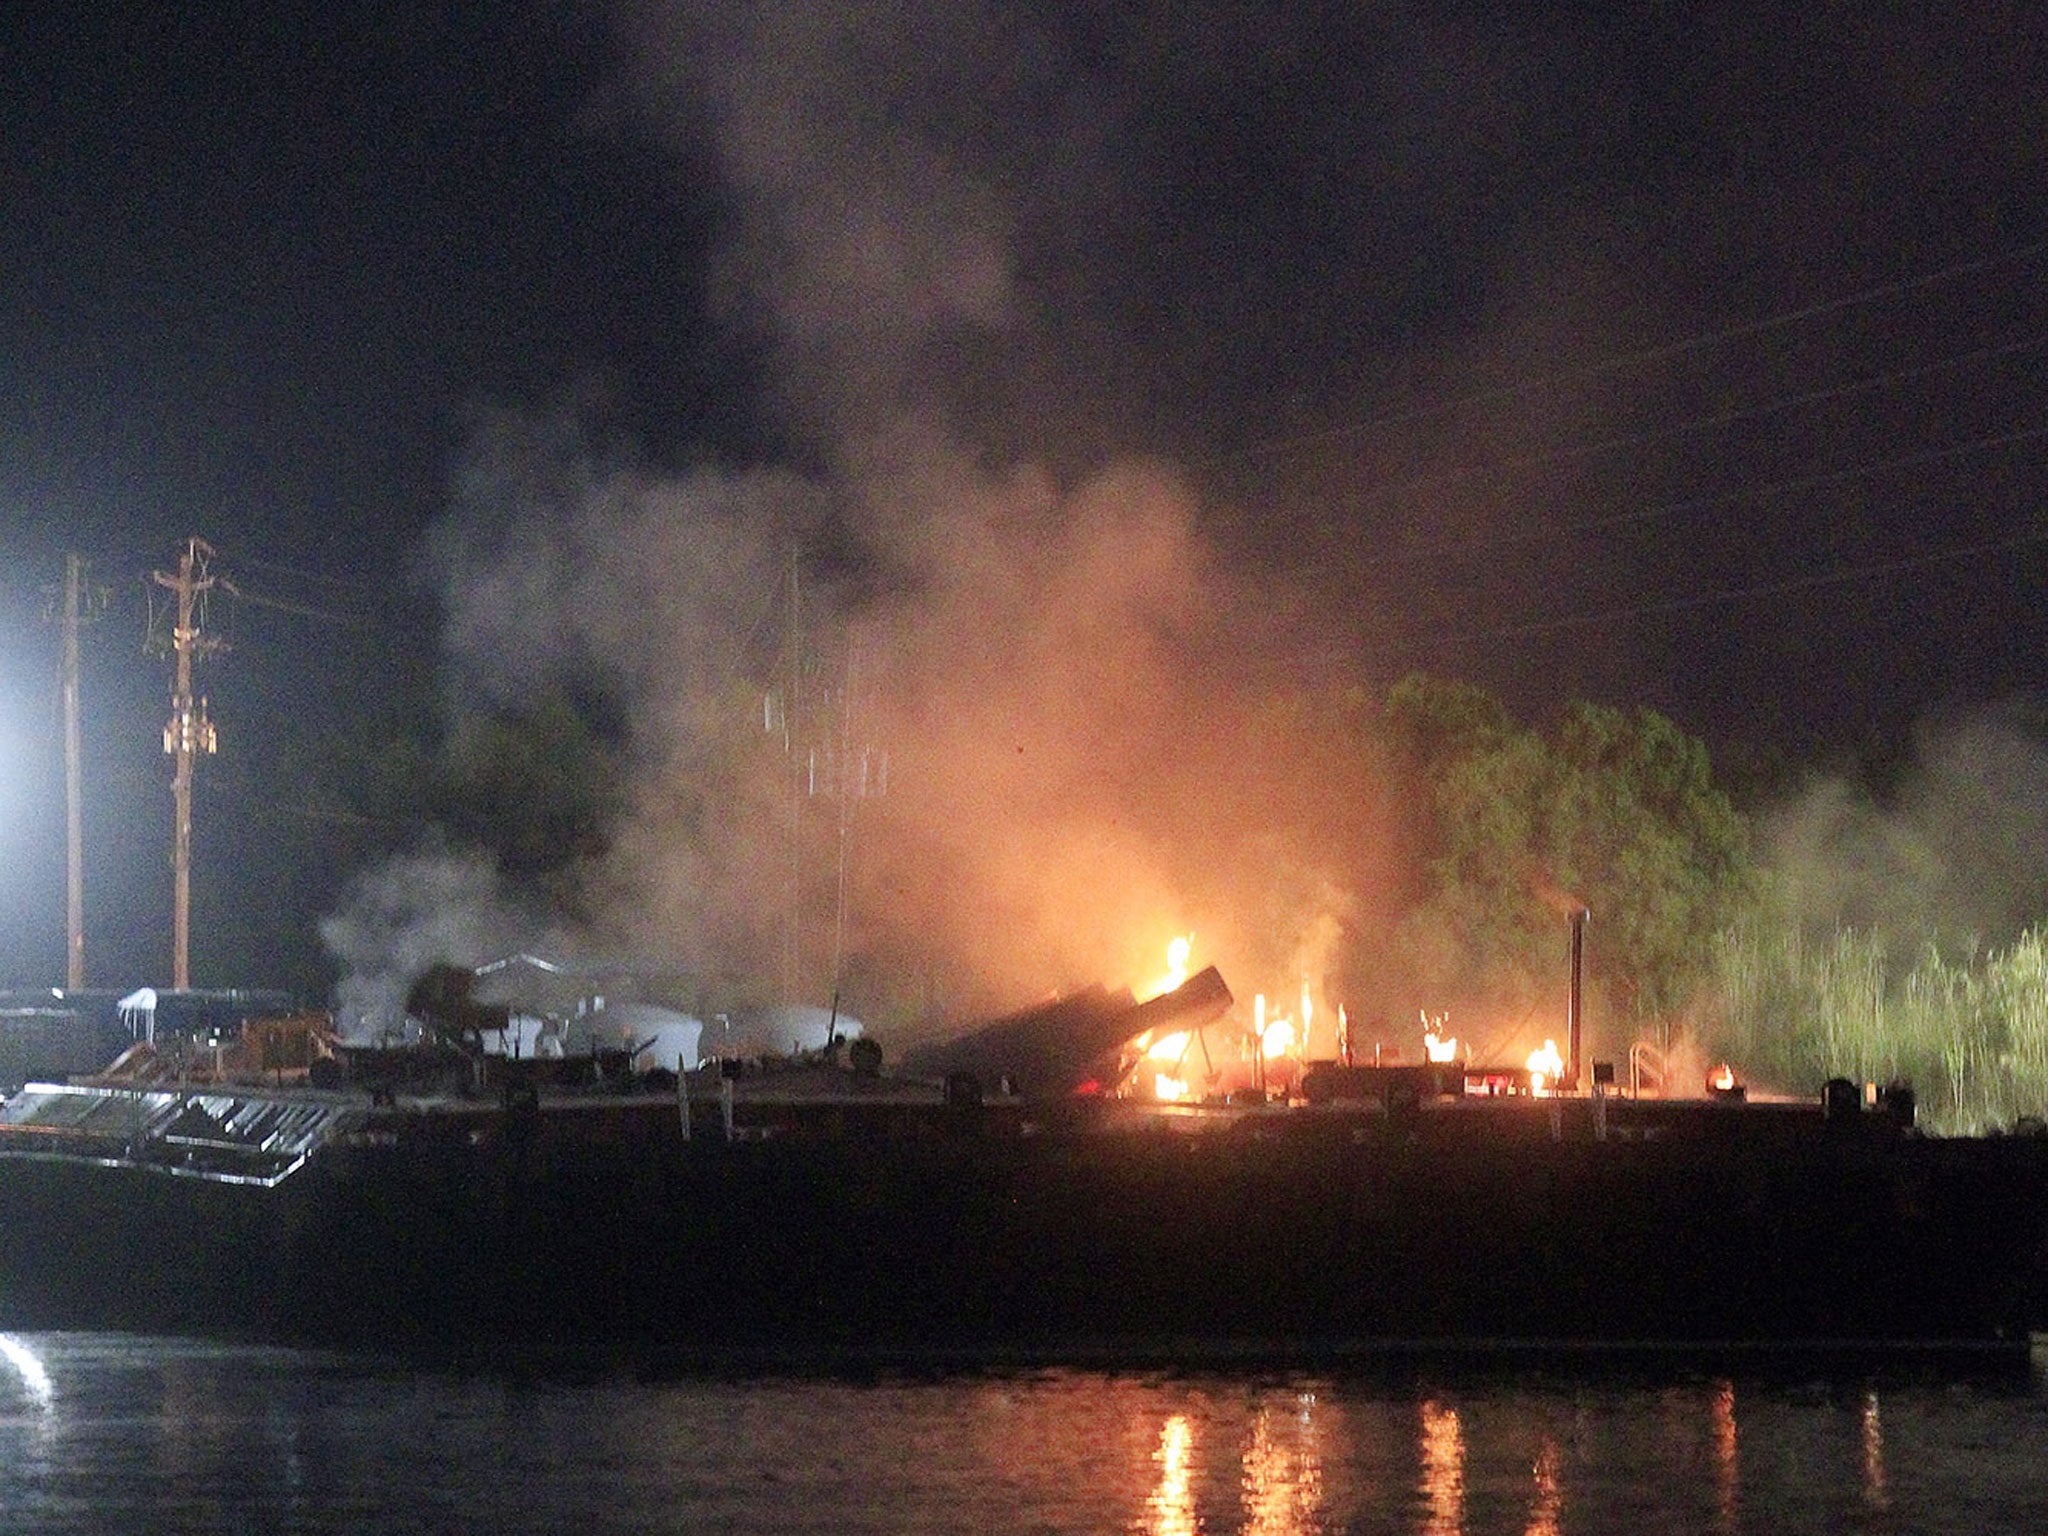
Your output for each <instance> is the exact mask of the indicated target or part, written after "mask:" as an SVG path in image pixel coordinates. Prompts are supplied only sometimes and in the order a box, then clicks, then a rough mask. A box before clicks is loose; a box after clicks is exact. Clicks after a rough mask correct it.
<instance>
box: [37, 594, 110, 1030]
mask: <svg viewBox="0 0 2048 1536" xmlns="http://www.w3.org/2000/svg"><path fill="white" fill-rule="evenodd" d="M85 566H86V562H85V560H84V559H83V558H82V557H81V556H79V555H76V554H70V555H66V556H65V557H64V587H63V591H62V593H61V594H54V593H53V594H52V597H53V598H54V601H53V602H52V603H51V605H50V607H49V608H48V609H46V610H45V612H44V615H43V616H44V618H46V619H48V618H52V617H54V618H55V619H56V621H57V624H58V629H59V632H60V633H61V635H62V636H63V657H64V660H63V695H64V836H65V859H64V875H65V882H64V883H65V902H64V909H65V910H64V916H65V925H64V928H65V958H64V984H65V986H66V987H68V988H70V989H71V990H72V991H74V992H75V991H77V990H78V989H79V988H80V987H82V986H84V985H85V795H84V790H83V788H82V786H81V779H82V776H83V766H82V757H83V754H82V753H81V752H80V750H79V731H80V724H79V708H78V694H79V680H78V674H79V666H78V632H79V630H80V629H81V628H83V627H84V626H85V625H86V624H88V623H90V622H91V621H92V620H93V619H94V618H95V617H97V616H98V614H99V611H100V610H101V609H102V608H104V607H105V606H106V596H107V595H106V592H105V590H104V589H99V590H93V589H91V588H88V587H87V586H86V584H85Z"/></svg>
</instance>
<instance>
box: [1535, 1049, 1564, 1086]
mask: <svg viewBox="0 0 2048 1536" xmlns="http://www.w3.org/2000/svg"><path fill="white" fill-rule="evenodd" d="M1527 1065H1528V1068H1529V1086H1530V1088H1532V1089H1533V1090H1535V1091H1536V1092H1537V1093H1541V1092H1542V1091H1543V1090H1544V1089H1545V1088H1548V1087H1551V1086H1554V1085H1555V1084H1556V1082H1557V1080H1558V1079H1559V1078H1561V1077H1563V1076H1564V1058H1563V1057H1562V1056H1560V1055H1558V1054H1557V1042H1556V1041H1555V1040H1546V1041H1544V1042H1543V1049H1542V1050H1540V1051H1531V1052H1530V1053H1529V1060H1528V1063H1527Z"/></svg>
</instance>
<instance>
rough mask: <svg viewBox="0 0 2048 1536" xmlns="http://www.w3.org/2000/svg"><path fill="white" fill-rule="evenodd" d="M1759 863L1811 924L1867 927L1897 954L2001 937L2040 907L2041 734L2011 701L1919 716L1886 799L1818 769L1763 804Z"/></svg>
mask: <svg viewBox="0 0 2048 1536" xmlns="http://www.w3.org/2000/svg"><path fill="white" fill-rule="evenodd" d="M1761 844H1762V851H1763V856H1764V860H1765V863H1766V865H1767V866H1768V867H1769V868H1770V869H1771V870H1772V871H1773V872H1774V874H1775V876H1776V878H1777V880H1778V882H1779V890H1780V894H1781V895H1782V897H1783V898H1784V900H1785V901H1786V902H1787V903H1788V904H1789V907H1790V910H1791V911H1792V913H1793V914H1795V916H1796V918H1797V919H1798V920H1799V921H1801V922H1803V923H1805V924H1806V925H1807V926H1808V927H1809V928H1813V929H1818V930H1823V931H1824V930H1826V929H1830V928H1835V927H1847V928H1855V929H1859V930H1864V931H1868V932H1871V933H1874V934H1876V935H1877V936H1879V937H1880V938H1882V939H1884V940H1885V941H1886V947H1887V949H1888V950H1889V951H1890V952H1891V953H1892V954H1893V955H1895V956H1896V957H1897V958H1898V959H1899V960H1900V961H1901V962H1902V963H1906V962H1910V961H1911V960H1913V959H1914V958H1915V957H1916V956H1917V954H1918V952H1919V951H1920V950H1921V949H1923V948H1924V947H1925V946H1926V945H1927V944H1928V943H1929V942H1931V941H1939V942H1941V943H1943V944H1945V945H1948V946H1952V947H1965V948H1966V947H1969V946H1971V945H2004V944H2009V943H2010V942H2011V941H2012V940H2013V939H2015V938H2016V937H2018V936H2019V934H2020V933H2021V932H2022V931H2023V930H2024V929H2025V928H2027V927H2028V926H2029V925H2031V924H2036V923H2039V922H2041V921H2042V918H2043V914H2044V913H2048V737H2044V735H2043V733H2042V730H2041V721H2040V719H2039V716H2038V712H2037V711H2034V710H2031V709H2027V708H2023V707H2021V706H2019V705H2017V704H2008V705H2004V706H1999V707H1995V708H1987V709H1982V710H1975V711H1969V712H1964V713H1950V714H1947V715H1943V716H1939V717H1936V718H1934V719H1931V720H1929V721H1927V722H1925V723H1923V724H1922V725H1921V726H1920V728H1919V729H1918V730H1917V731H1916V732H1915V736H1914V752H1913V756H1912V759H1911V761H1910V763H1909V764H1908V766H1907V768H1906V770H1905V772H1904V774H1903V776H1902V777H1901V779H1900V782H1899V784H1898V786H1897V788H1896V789H1895V790H1894V791H1893V792H1892V793H1891V794H1889V795H1888V796H1886V797H1885V798H1884V799H1883V800H1882V801H1880V800H1878V799H1876V798H1874V797H1872V796H1871V795H1870V794H1869V793H1868V792H1867V791H1865V790H1863V789H1860V788H1858V787H1857V786H1854V785H1852V784H1850V783H1848V782H1846V781H1844V780H1841V779H1836V778H1824V779H1817V780H1815V781H1814V782H1813V783H1811V784H1809V785H1808V786H1807V788H1806V789H1805V790H1804V792H1803V793H1801V794H1800V795H1799V796H1798V797H1796V798H1795V799H1793V800H1792V801H1790V802H1789V803H1787V804H1786V805H1784V806H1782V807H1780V808H1778V809H1777V810H1775V811H1774V812H1772V813H1771V814H1770V815H1769V816H1768V817H1766V819H1765V822H1764V826H1763V835H1762V838H1761Z"/></svg>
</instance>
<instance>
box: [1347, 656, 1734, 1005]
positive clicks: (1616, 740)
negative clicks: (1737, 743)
mask: <svg viewBox="0 0 2048 1536" xmlns="http://www.w3.org/2000/svg"><path fill="white" fill-rule="evenodd" d="M1387 723H1388V728H1389V731H1390V733H1391V735H1392V736H1393V738H1394V742H1395V745H1396V748H1397V753H1398V755H1399V756H1400V758H1401V759H1402V760H1404V761H1405V764H1406V768H1407V772H1408V778H1409V785H1408V792H1407V796H1406V801H1407V804H1408V806H1409V810H1410V821H1411V825H1412V826H1413V827H1414V829H1415V833H1416V836H1415V841H1414V846H1415V849H1416V855H1415V862H1414V868H1413V881H1412V885H1411V891H1412V896H1413V900H1412V904H1411V905H1410V907H1409V909H1408V911H1407V913H1406V914H1405V916H1404V919H1403V923H1402V930H1401V947H1402V949H1403V951H1404V958H1405V959H1406V960H1407V961H1408V963H1409V964H1410V966H1411V967H1412V968H1413V969H1414V971H1415V972H1416V979H1417V980H1418V981H1419V982H1421V983H1423V984H1424V985H1426V986H1430V987H1432V988H1433V989H1434V991H1433V995H1435V996H1437V997H1441V998H1452V997H1455V998H1458V999H1460V1000H1461V1001H1462V1000H1467V999H1470V998H1473V997H1475V996H1484V997H1488V998H1490V999H1491V1000H1492V1001H1494V1002H1496V1003H1499V1004H1506V1005H1509V1006H1510V1007H1513V1006H1518V1005H1521V1004H1525V1003H1530V1002H1533V1001H1534V1000H1535V999H1536V998H1538V997H1540V996H1541V995H1543V994H1544V993H1545V992H1546V991H1554V990H1555V986H1556V977H1557V975H1558V971H1559V957H1560V953H1561V936H1562V934H1563V933H1564V931H1565V923H1566V921H1567V919H1568V917H1569V915H1570V913H1571V912H1572V911H1574V910H1576V909H1577V908H1579V907H1581V906H1583V907H1585V908H1587V909H1589V910H1590V911H1592V912H1593V913H1594V914H1595V920H1596V922H1597V923H1598V924H1599V939H1598V942H1597V943H1596V945H1595V946H1594V947H1593V950H1592V955H1591V966H1592V975H1593V977H1594V979H1595V980H1596V981H1598V982H1600V983H1602V984H1604V985H1605V986H1606V987H1607V989H1608V991H1609V993H1610V995H1611V996H1612V998H1613V1000H1614V1002H1615V1003H1616V1004H1617V1005H1619V1006H1620V1007H1621V1008H1622V1010H1623V1011H1625V1012H1626V1013H1627V1014H1628V1015H1630V1016H1631V1018H1632V1019H1633V1020H1634V1021H1635V1022H1636V1024H1637V1025H1638V1027H1640V1025H1641V1024H1642V1023H1643V1022H1646V1021H1647V1020H1649V1019H1652V1018H1658V1017H1664V1016H1668V1015H1669V1013H1670V1012H1672V1011H1673V1010H1675V1009H1676V1008H1677V1007H1679V1006H1680V1005H1681V1004H1682V1003H1683V1002H1684V1001H1685V999H1686V997H1687V996H1688V995H1689V994H1690V992H1691V990H1692V988H1693V985H1694V983H1695V982H1696V980H1697V978H1698V977H1699V975H1700V974H1701V972H1702V968H1703V967H1704V965H1705V963H1706V959H1707V956H1708V954H1709V951H1710V946H1711V942H1712V939H1713V936H1714V935H1715V934H1716V933H1717V932H1719V931H1720V930H1721V929H1722V928H1723V927H1724V926H1726V924H1727V923H1728V922H1730V921H1731V920H1733V918H1734V917H1735V916H1736V915H1737V914H1738V913H1739V912H1740V911H1741V910H1743V909H1744V908H1745V906H1746V904H1747V902H1748V901H1749V899H1750V891H1751V884H1752V882H1751V876H1750V872H1749V857H1748V836H1747V829H1746V827H1745V824H1744V822H1743V820H1742V818H1741V816H1740V815H1739V814H1738V813H1737V812H1736V810H1735V808H1734V806H1733V805H1732V804H1731V803H1730V802H1729V800H1728V797H1727V796H1726V794H1724V793H1723V792H1722V791H1721V790H1720V789H1719V788H1718V786H1716V784H1715V783H1714V779H1713V774H1712V769H1711V765H1710V764H1709V761H1708V757H1707V752H1706V748H1705V747H1704V746H1703V745H1702V744H1701V743H1699V742H1698V741H1696V740H1694V739H1693V738H1691V737H1689V736H1687V735H1686V734H1685V733H1684V732H1683V731H1682V730H1680V729H1679V727H1678V726H1677V725H1675V724H1674V723H1673V722H1672V721H1670V720H1669V719H1667V718H1665V717H1664V716H1662V715H1659V714H1657V713H1656V712H1655V711H1653V710H1648V709H1638V710H1636V711H1634V712H1633V713H1624V712H1622V711H1619V710H1615V709H1609V708H1605V707H1602V706H1598V705H1593V704H1584V703H1580V704H1574V705H1572V706H1571V707H1570V708H1569V709H1567V710H1566V712H1565V714H1564V716H1563V718H1562V720H1561V721H1560V723H1559V725H1558V727H1557V729H1556V731H1555V732H1554V733H1553V735H1552V736H1551V737H1549V738H1546V737H1544V736H1543V735H1541V734H1539V733H1538V732H1536V731H1533V730H1529V729H1527V728H1525V727H1522V726H1520V725H1518V724H1517V723H1516V722H1515V721H1514V720H1513V719H1512V717H1511V716H1510V715H1509V714H1508V712H1507V710H1506V709H1505V707H1504V706H1502V705H1501V703H1500V701H1499V700H1498V699H1496V698H1494V697H1493V696H1492V695H1491V694H1489V693H1487V692H1485V691H1484V690H1483V689H1478V688H1475V687H1473V686H1471V685H1470V684H1465V683H1456V682H1446V681H1443V680H1440V679H1436V678H1431V677H1427V676H1421V675H1417V676H1412V677H1409V678H1406V679H1404V680H1403V681H1402V682H1401V683H1400V684H1399V685H1397V686H1396V687H1395V688H1394V689H1393V690H1392V692H1391V693H1390V694H1389V696H1388V701H1387Z"/></svg>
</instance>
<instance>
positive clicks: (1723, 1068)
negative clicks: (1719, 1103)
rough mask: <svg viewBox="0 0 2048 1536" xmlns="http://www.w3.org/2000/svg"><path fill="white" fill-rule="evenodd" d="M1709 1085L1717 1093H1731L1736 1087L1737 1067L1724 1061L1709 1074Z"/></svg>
mask: <svg viewBox="0 0 2048 1536" xmlns="http://www.w3.org/2000/svg"><path fill="white" fill-rule="evenodd" d="M1707 1086H1708V1087H1709V1088H1711V1089H1713V1090H1714V1091H1715V1092H1716V1093H1729V1092H1732V1091H1733V1090H1734V1087H1735V1069H1734V1068H1733V1067H1731V1066H1729V1065H1728V1063H1727V1062H1725V1061H1724V1062H1722V1063H1721V1064H1720V1065H1719V1066H1717V1067H1715V1068H1714V1070H1713V1071H1711V1072H1709V1073H1708V1074H1707Z"/></svg>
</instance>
